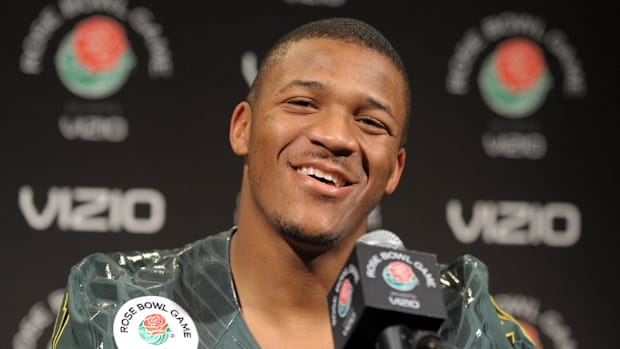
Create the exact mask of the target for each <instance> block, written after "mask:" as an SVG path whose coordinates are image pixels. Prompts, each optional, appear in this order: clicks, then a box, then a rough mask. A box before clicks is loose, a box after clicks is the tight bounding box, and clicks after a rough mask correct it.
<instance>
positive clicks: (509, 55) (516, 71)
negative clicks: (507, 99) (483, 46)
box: [495, 38, 546, 93]
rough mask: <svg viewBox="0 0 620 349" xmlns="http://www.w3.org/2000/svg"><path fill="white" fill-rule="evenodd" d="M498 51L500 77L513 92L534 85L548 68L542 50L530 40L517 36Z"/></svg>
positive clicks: (527, 88) (501, 45)
mask: <svg viewBox="0 0 620 349" xmlns="http://www.w3.org/2000/svg"><path fill="white" fill-rule="evenodd" d="M496 52H497V56H496V58H495V59H496V61H495V62H496V67H497V74H498V77H499V79H500V80H501V81H502V83H503V84H504V85H505V86H506V88H507V89H508V90H509V91H511V92H513V93H516V92H522V91H527V90H529V89H531V88H532V87H534V86H535V85H536V83H537V82H538V79H539V78H540V76H541V75H542V74H543V73H544V72H545V70H546V65H545V61H544V57H543V53H542V50H541V49H540V48H539V47H538V46H537V45H536V44H534V43H532V42H531V41H529V40H526V39H521V38H517V39H511V40H508V41H505V42H503V43H502V44H500V45H499V46H498V48H497V51H496Z"/></svg>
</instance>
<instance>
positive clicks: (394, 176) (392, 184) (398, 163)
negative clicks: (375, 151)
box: [385, 147, 407, 195]
mask: <svg viewBox="0 0 620 349" xmlns="http://www.w3.org/2000/svg"><path fill="white" fill-rule="evenodd" d="M406 155H407V152H406V151H405V147H401V148H400V149H398V154H396V158H395V159H394V162H395V163H394V168H393V169H392V173H391V174H390V178H389V179H388V182H387V185H386V186H385V194H387V195H390V194H392V193H393V192H394V190H396V187H397V186H398V182H399V181H400V176H401V175H402V174H403V170H404V169H405V158H406Z"/></svg>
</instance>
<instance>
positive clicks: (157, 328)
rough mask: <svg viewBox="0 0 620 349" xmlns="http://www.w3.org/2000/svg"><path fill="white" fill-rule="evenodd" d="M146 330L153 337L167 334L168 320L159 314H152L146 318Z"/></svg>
mask: <svg viewBox="0 0 620 349" xmlns="http://www.w3.org/2000/svg"><path fill="white" fill-rule="evenodd" d="M144 328H146V330H147V331H149V333H150V334H152V335H153V336H158V335H160V334H164V333H166V330H167V329H168V323H166V319H164V317H163V316H161V315H159V314H151V315H149V316H147V317H146V318H144Z"/></svg>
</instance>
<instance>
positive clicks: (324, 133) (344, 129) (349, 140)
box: [308, 111, 357, 155]
mask: <svg viewBox="0 0 620 349" xmlns="http://www.w3.org/2000/svg"><path fill="white" fill-rule="evenodd" d="M308 138H309V139H310V141H311V142H312V143H314V144H317V145H321V146H323V147H325V148H327V149H329V150H330V151H331V152H332V153H334V154H335V155H349V154H351V153H353V152H354V151H355V150H356V149H357V139H356V137H355V121H354V119H353V115H350V114H348V113H346V112H344V111H332V112H328V113H327V112H326V113H324V114H323V115H320V116H318V117H317V119H316V120H315V122H314V123H313V124H312V125H311V127H310V128H309V129H308Z"/></svg>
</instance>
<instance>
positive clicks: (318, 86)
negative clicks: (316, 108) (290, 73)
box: [278, 80, 394, 118]
mask: <svg viewBox="0 0 620 349" xmlns="http://www.w3.org/2000/svg"><path fill="white" fill-rule="evenodd" d="M296 86H297V87H307V88H311V89H315V90H318V91H321V92H325V91H327V90H328V88H327V86H325V85H323V84H322V83H320V82H318V81H314V80H293V81H291V82H289V83H288V84H286V86H284V87H283V88H281V89H280V91H278V92H283V91H285V90H287V89H289V88H291V87H296ZM366 104H367V105H368V106H370V107H372V108H376V109H380V110H383V111H384V112H386V113H387V114H388V115H389V116H390V117H391V118H394V114H393V113H392V109H391V108H390V106H388V105H387V104H385V103H381V102H379V101H378V100H376V99H374V98H372V97H368V98H366Z"/></svg>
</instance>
